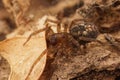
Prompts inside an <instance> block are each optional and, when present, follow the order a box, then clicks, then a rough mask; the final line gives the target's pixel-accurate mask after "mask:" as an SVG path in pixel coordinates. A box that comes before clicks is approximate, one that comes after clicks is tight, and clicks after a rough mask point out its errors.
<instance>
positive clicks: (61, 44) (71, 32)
mask: <svg viewBox="0 0 120 80" xmlns="http://www.w3.org/2000/svg"><path fill="white" fill-rule="evenodd" d="M48 22H52V23H56V24H57V33H55V32H54V31H53V30H52V28H51V26H50V25H49V24H48ZM45 24H46V27H45V28H43V29H40V30H38V31H35V32H33V33H32V34H31V35H30V36H29V37H28V39H27V40H26V42H25V43H24V45H25V44H26V43H27V42H28V41H29V40H30V38H31V37H32V36H33V35H36V34H38V33H40V32H42V31H45V37H46V43H47V49H48V52H49V50H50V49H51V47H52V48H54V50H53V49H52V51H56V52H55V54H54V55H56V53H58V52H59V51H62V52H63V51H65V52H66V53H71V51H72V50H73V49H71V48H76V49H77V50H81V49H80V46H81V45H83V48H86V44H87V43H89V42H92V41H96V42H99V43H101V41H99V40H96V38H97V36H98V35H99V31H98V29H97V27H96V26H95V25H94V24H91V23H89V22H86V21H84V20H83V19H75V20H73V21H72V22H71V24H70V25H69V26H64V30H63V32H62V30H61V26H60V24H61V22H60V21H58V20H56V21H54V20H51V19H47V20H46V21H45ZM70 46H71V47H70ZM69 48H70V49H69ZM47 49H46V50H47ZM52 55H53V54H52Z"/></svg>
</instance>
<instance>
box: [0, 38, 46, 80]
mask: <svg viewBox="0 0 120 80" xmlns="http://www.w3.org/2000/svg"><path fill="white" fill-rule="evenodd" d="M25 41H26V38H12V39H8V40H5V41H3V42H0V54H1V55H2V56H3V57H4V58H5V59H6V60H7V61H8V62H9V64H10V67H11V73H10V76H9V80H37V79H38V78H39V77H40V75H41V74H42V72H43V70H44V67H45V63H46V54H45V55H43V56H42V57H41V58H40V59H38V57H39V56H40V55H41V54H42V52H43V51H44V50H45V49H46V43H45V38H44V37H39V38H32V39H30V41H29V42H28V43H27V44H26V45H25V46H23V43H24V42H25ZM37 59H38V60H37Z"/></svg>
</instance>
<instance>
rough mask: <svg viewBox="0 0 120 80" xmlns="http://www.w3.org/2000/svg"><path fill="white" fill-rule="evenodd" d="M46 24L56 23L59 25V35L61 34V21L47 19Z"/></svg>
mask: <svg viewBox="0 0 120 80" xmlns="http://www.w3.org/2000/svg"><path fill="white" fill-rule="evenodd" d="M46 22H52V23H56V24H57V32H58V33H60V32H61V21H59V20H51V19H47V20H46Z"/></svg>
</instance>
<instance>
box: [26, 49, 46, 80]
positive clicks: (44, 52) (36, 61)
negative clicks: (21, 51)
mask: <svg viewBox="0 0 120 80" xmlns="http://www.w3.org/2000/svg"><path fill="white" fill-rule="evenodd" d="M46 53H47V49H45V50H44V51H43V52H42V54H41V55H40V56H39V57H38V58H37V59H36V60H35V62H34V63H33V64H32V66H31V68H30V70H29V73H28V75H27V77H26V78H25V80H28V77H29V75H30V74H31V72H32V71H33V68H34V67H35V65H36V64H37V63H38V62H39V61H40V59H41V58H42V57H43V56H44V55H45V54H46Z"/></svg>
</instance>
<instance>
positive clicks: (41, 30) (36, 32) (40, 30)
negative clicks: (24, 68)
mask: <svg viewBox="0 0 120 80" xmlns="http://www.w3.org/2000/svg"><path fill="white" fill-rule="evenodd" d="M46 29H47V28H46V27H45V28H43V29H39V30H37V31H35V32H33V33H31V34H30V36H29V37H28V39H27V40H26V41H25V43H24V44H23V46H24V45H25V44H26V43H27V42H28V41H29V40H30V38H31V37H32V36H33V35H36V34H38V33H40V32H43V31H45V30H46Z"/></svg>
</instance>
